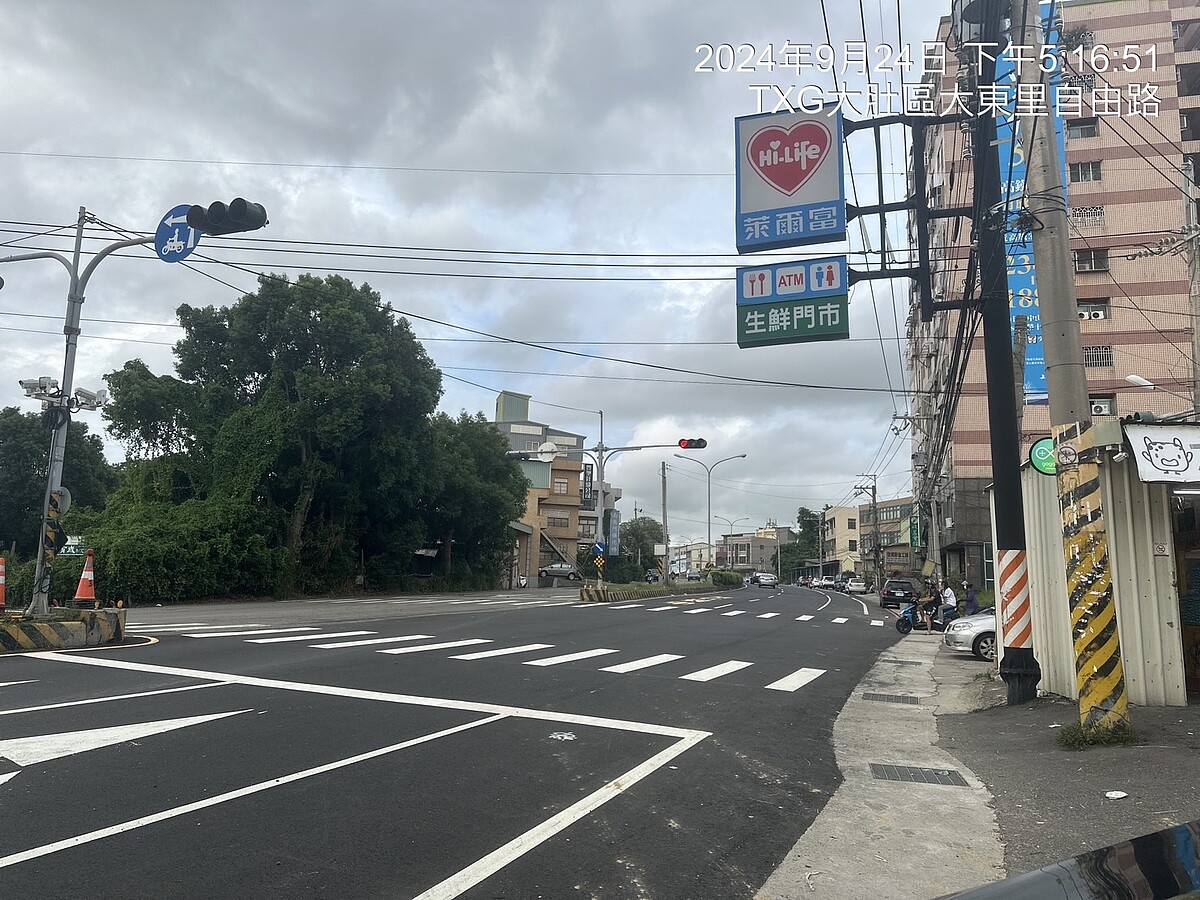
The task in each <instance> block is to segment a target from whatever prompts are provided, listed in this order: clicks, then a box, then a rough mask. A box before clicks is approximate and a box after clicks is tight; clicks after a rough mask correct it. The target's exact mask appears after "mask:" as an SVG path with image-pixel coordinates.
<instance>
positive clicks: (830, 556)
mask: <svg viewBox="0 0 1200 900" xmlns="http://www.w3.org/2000/svg"><path fill="white" fill-rule="evenodd" d="M859 515H860V513H859V508H858V507H857V506H831V507H829V508H828V509H826V510H825V518H824V521H823V526H822V535H821V574H823V575H836V574H837V573H838V572H855V571H858V567H859V565H860V564H861V559H862V556H861V552H862V551H860V550H859V543H860V541H861V537H860V529H859V527H858V520H859Z"/></svg>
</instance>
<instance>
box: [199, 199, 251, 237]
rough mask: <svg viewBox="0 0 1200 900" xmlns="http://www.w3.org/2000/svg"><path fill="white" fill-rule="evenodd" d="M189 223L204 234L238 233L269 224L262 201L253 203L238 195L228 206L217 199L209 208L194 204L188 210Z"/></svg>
mask: <svg viewBox="0 0 1200 900" xmlns="http://www.w3.org/2000/svg"><path fill="white" fill-rule="evenodd" d="M187 223H188V227H189V228H195V229H196V230H197V231H201V232H203V233H204V234H236V233H237V232H239V231H255V230H257V229H259V228H262V227H263V226H264V225H266V224H267V211H266V210H265V209H264V208H263V206H262V204H261V203H251V202H250V201H249V200H243V199H242V198H241V197H238V198H237V199H236V200H234V201H232V202H231V203H230V204H229V205H228V206H226V205H225V204H224V203H222V202H221V201H220V200H217V201H216V202H214V203H211V204H210V205H209V207H208V209H205V208H204V207H203V206H193V207H192V208H191V209H189V210H188V213H187Z"/></svg>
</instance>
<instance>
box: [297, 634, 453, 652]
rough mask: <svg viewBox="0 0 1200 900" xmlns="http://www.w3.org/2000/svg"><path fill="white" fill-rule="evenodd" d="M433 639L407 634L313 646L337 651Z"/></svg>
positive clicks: (426, 636) (422, 635)
mask: <svg viewBox="0 0 1200 900" xmlns="http://www.w3.org/2000/svg"><path fill="white" fill-rule="evenodd" d="M431 637H433V635H432V634H405V635H402V636H401V637H390V638H367V639H366V640H362V641H335V642H334V643H332V644H313V646H314V647H316V648H317V649H319V650H337V649H340V648H341V647H371V646H374V645H376V644H396V643H399V642H400V641H423V640H425V639H426V638H431Z"/></svg>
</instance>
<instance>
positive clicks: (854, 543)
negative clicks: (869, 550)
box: [849, 541, 858, 553]
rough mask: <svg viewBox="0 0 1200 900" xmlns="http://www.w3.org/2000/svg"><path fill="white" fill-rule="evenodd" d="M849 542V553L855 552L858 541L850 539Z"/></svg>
mask: <svg viewBox="0 0 1200 900" xmlns="http://www.w3.org/2000/svg"><path fill="white" fill-rule="evenodd" d="M849 544H850V547H849V549H850V552H851V553H853V552H855V551H856V550H858V541H850V542H849Z"/></svg>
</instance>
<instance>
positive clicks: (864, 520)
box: [857, 497, 920, 584]
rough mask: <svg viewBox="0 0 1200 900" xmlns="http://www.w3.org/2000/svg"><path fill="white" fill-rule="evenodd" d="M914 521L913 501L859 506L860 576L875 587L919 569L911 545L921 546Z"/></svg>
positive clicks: (898, 499)
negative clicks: (886, 580) (887, 579)
mask: <svg viewBox="0 0 1200 900" xmlns="http://www.w3.org/2000/svg"><path fill="white" fill-rule="evenodd" d="M917 521H918V520H917V519H916V517H914V516H913V498H912V497H900V498H897V499H894V500H880V501H879V502H877V503H874V504H871V503H864V504H862V505H861V506H859V507H858V531H859V539H858V549H859V563H858V566H857V570H858V572H859V574H861V575H864V576H866V577H867V578H868V579H871V580H873V581H874V582H875V584H882V582H883V580H884V579H886V578H889V577H891V576H893V575H912V574H915V573H916V571H917V570H919V569H920V565H919V564H918V562H917V559H916V557H915V556H914V554H913V549H914V547H913V545H914V543H915V544H916V545H917V546H918V547H919V546H920V538H919V532H918V528H917V527H914V523H917ZM914 539H915V541H914ZM881 571H882V573H883V574H882V575H880V572H881Z"/></svg>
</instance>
